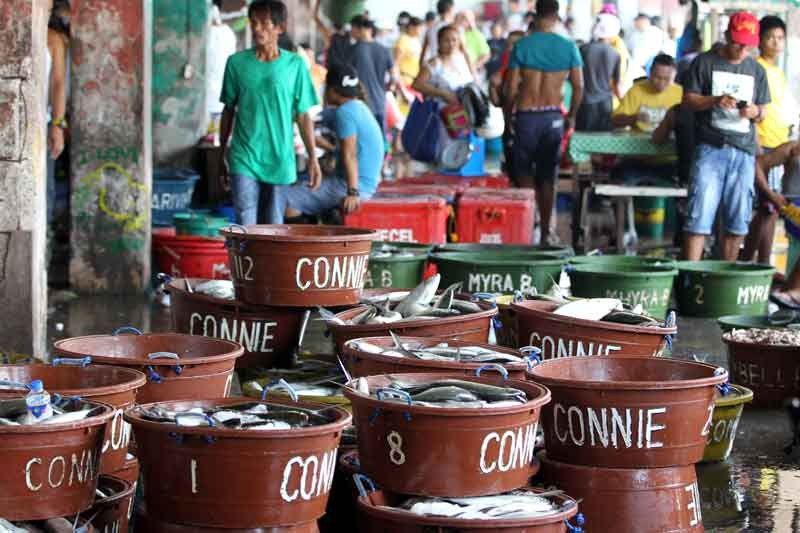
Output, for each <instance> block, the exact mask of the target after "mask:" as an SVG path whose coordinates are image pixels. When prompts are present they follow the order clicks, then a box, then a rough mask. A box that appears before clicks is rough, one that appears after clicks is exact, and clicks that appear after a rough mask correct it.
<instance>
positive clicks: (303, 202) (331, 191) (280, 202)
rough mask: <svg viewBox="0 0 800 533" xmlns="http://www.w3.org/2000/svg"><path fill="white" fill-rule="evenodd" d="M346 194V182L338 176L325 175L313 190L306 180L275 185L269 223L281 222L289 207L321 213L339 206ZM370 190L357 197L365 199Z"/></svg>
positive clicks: (303, 211) (313, 214)
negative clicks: (292, 183) (291, 183)
mask: <svg viewBox="0 0 800 533" xmlns="http://www.w3.org/2000/svg"><path fill="white" fill-rule="evenodd" d="M345 196H347V182H346V181H345V180H343V179H342V178H339V177H327V178H324V179H323V180H322V184H321V185H320V186H319V188H318V189H317V190H315V191H313V190H311V189H310V188H309V187H308V182H307V181H298V182H297V183H295V184H294V185H276V186H275V189H274V190H273V193H272V199H271V201H270V209H269V223H270V224H283V220H284V215H285V214H286V209H288V208H291V209H294V210H295V211H299V212H301V213H303V214H304V215H309V216H315V215H321V214H323V213H325V212H327V211H330V210H331V209H334V208H336V207H339V206H340V205H341V204H342V200H343V199H344V197H345ZM371 196H372V192H371V191H360V194H359V198H360V199H361V200H367V199H369V198H370V197H371Z"/></svg>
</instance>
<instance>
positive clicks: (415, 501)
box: [395, 490, 562, 520]
mask: <svg viewBox="0 0 800 533" xmlns="http://www.w3.org/2000/svg"><path fill="white" fill-rule="evenodd" d="M556 493H560V491H554V492H548V493H540V494H536V493H535V492H527V491H522V490H516V491H513V492H509V493H506V494H499V495H496V496H477V497H473V498H409V499H408V500H406V501H404V502H403V503H402V504H400V505H399V506H397V507H396V508H395V509H402V510H405V511H408V512H410V513H414V514H417V515H422V516H436V517H446V518H458V519H464V520H509V519H524V518H539V517H543V516H548V515H553V514H556V513H558V512H560V511H561V510H562V509H561V508H560V506H559V505H556V504H555V503H554V502H552V501H551V500H550V499H548V497H547V496H548V495H549V496H552V495H554V494H556Z"/></svg>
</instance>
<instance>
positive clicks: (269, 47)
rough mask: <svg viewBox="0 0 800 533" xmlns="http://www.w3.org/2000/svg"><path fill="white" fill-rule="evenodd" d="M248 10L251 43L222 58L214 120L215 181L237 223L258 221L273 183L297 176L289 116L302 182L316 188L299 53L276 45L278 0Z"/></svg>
mask: <svg viewBox="0 0 800 533" xmlns="http://www.w3.org/2000/svg"><path fill="white" fill-rule="evenodd" d="M248 17H249V19H250V28H251V30H252V34H253V41H254V43H255V47H254V48H250V49H248V50H243V51H242V52H238V53H236V54H233V55H232V56H230V57H229V58H228V63H227V65H226V66H225V77H224V79H223V82H222V95H221V96H220V101H221V102H222V103H223V104H225V109H224V110H223V112H222V121H221V124H220V142H221V143H222V147H223V157H222V161H223V168H222V172H221V176H222V180H223V186H224V187H226V188H227V187H230V186H232V188H233V204H234V207H235V209H236V218H237V222H238V223H240V224H244V225H251V224H256V223H258V222H259V220H258V219H259V214H260V213H262V212H263V213H264V217H266V216H268V215H267V207H268V201H269V196H270V195H271V194H272V188H273V186H274V185H288V184H290V183H294V182H295V181H296V179H297V168H296V163H295V152H294V123H297V125H298V127H299V129H300V135H301V137H302V138H303V143H304V144H305V147H306V151H307V152H308V154H309V161H308V174H309V186H310V187H311V188H312V189H316V188H317V187H319V184H320V182H321V179H322V172H321V171H320V168H319V163H318V162H317V158H316V156H315V155H314V152H315V148H316V147H315V144H314V125H313V122H312V120H311V117H310V116H309V114H308V110H309V108H310V107H311V106H313V105H316V104H317V103H318V99H317V95H316V92H315V91H314V86H313V84H312V82H311V75H310V73H309V71H308V67H307V66H306V64H305V63H304V62H303V60H302V59H301V58H300V56H298V55H296V54H293V53H291V52H288V51H286V50H282V49H280V48H279V47H278V38H279V37H280V35H281V34H282V33H283V31H284V28H285V26H286V17H287V12H286V6H285V5H284V4H283V2H280V1H278V0H255V1H254V2H253V3H251V4H250V7H249V9H248ZM234 119H235V124H234ZM231 130H233V139H231V143H230V146H228V139H229V137H230V135H231ZM262 218H263V217H262ZM265 221H266V222H268V223H270V222H271V221H269V220H265Z"/></svg>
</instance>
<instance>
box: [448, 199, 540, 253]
mask: <svg viewBox="0 0 800 533" xmlns="http://www.w3.org/2000/svg"><path fill="white" fill-rule="evenodd" d="M535 198H536V194H535V193H534V192H533V190H532V189H505V190H498V189H487V188H477V189H469V190H468V191H466V192H465V193H464V194H463V195H461V198H460V199H459V201H458V207H457V209H456V234H457V235H458V241H459V242H478V243H491V244H530V243H531V240H532V239H533V220H534V216H533V215H534V205H535V204H534V200H535Z"/></svg>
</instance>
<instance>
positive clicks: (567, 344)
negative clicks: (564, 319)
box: [528, 331, 622, 359]
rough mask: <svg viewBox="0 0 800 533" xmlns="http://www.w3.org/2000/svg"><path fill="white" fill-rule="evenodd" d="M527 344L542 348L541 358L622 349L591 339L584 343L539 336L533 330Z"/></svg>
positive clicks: (583, 355) (591, 353)
mask: <svg viewBox="0 0 800 533" xmlns="http://www.w3.org/2000/svg"><path fill="white" fill-rule="evenodd" d="M528 344H529V345H530V346H536V347H538V348H540V349H541V350H542V359H558V358H561V357H588V356H591V355H611V354H612V353H613V352H618V351H620V350H622V346H618V345H616V344H603V343H601V342H598V343H595V342H593V341H590V342H588V343H585V342H584V341H582V340H575V339H563V338H561V337H558V338H555V339H554V338H553V337H551V336H550V335H545V336H541V335H539V334H538V333H537V332H535V331H534V332H532V333H531V335H530V338H529V339H528Z"/></svg>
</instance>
